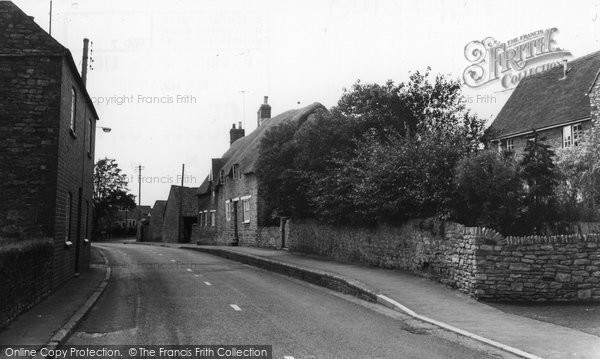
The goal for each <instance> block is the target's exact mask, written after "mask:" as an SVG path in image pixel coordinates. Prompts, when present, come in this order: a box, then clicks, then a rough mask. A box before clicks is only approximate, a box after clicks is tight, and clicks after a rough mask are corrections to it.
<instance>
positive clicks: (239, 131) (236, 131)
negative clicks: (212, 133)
mask: <svg viewBox="0 0 600 359" xmlns="http://www.w3.org/2000/svg"><path fill="white" fill-rule="evenodd" d="M239 125H240V126H239V128H235V123H234V124H233V125H232V126H231V130H229V145H231V144H232V143H234V142H235V141H237V140H239V139H240V138H242V137H244V136H246V130H244V129H243V128H242V123H241V122H240V123H239Z"/></svg>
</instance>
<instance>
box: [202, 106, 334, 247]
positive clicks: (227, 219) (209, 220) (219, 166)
mask: <svg viewBox="0 0 600 359" xmlns="http://www.w3.org/2000/svg"><path fill="white" fill-rule="evenodd" d="M319 109H325V107H323V105H321V104H319V103H314V104H312V105H309V106H306V107H304V108H301V109H297V110H290V111H287V112H284V113H282V114H280V115H278V116H275V117H273V118H271V106H270V105H269V104H268V98H267V97H266V96H265V100H264V103H263V104H262V105H261V106H260V108H259V110H258V114H257V121H258V123H257V125H258V126H257V128H256V129H255V130H254V131H253V132H252V133H250V134H249V135H248V136H245V133H244V130H243V129H241V124H240V126H239V127H238V128H236V126H235V125H233V126H232V129H231V130H230V147H229V150H227V151H226V152H225V154H223V156H222V157H221V158H219V159H213V160H212V163H211V173H210V174H209V176H208V177H207V178H206V180H205V181H204V182H203V183H202V185H201V186H200V188H199V189H198V190H197V194H198V224H197V228H196V230H195V231H194V240H195V241H199V242H200V243H217V244H228V245H244V246H259V247H273V248H277V247H282V246H285V243H283V242H282V236H281V232H280V228H279V227H275V228H273V227H269V226H268V225H267V224H266V222H267V221H266V218H265V216H266V215H267V214H266V213H265V210H264V203H263V202H262V194H261V193H260V190H259V183H258V178H257V176H256V163H257V160H258V152H259V147H260V143H261V140H262V139H263V138H264V136H265V134H266V133H267V131H268V130H269V129H270V128H272V127H274V126H277V125H279V124H281V123H284V122H287V121H305V120H306V119H307V118H309V116H311V115H313V114H314V113H315V111H317V110H319Z"/></svg>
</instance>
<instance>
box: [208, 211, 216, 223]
mask: <svg viewBox="0 0 600 359" xmlns="http://www.w3.org/2000/svg"><path fill="white" fill-rule="evenodd" d="M216 225H217V217H216V213H215V211H210V226H211V227H214V226H216Z"/></svg>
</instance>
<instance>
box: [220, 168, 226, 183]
mask: <svg viewBox="0 0 600 359" xmlns="http://www.w3.org/2000/svg"><path fill="white" fill-rule="evenodd" d="M219 182H220V183H222V184H225V170H221V172H219Z"/></svg>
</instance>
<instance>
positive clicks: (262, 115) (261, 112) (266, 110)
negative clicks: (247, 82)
mask: <svg viewBox="0 0 600 359" xmlns="http://www.w3.org/2000/svg"><path fill="white" fill-rule="evenodd" d="M264 99H265V102H264V103H263V104H262V105H260V108H259V109H258V112H257V125H258V126H259V127H260V125H262V123H263V120H267V119H269V118H271V105H269V103H268V102H269V96H265V97H264Z"/></svg>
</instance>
